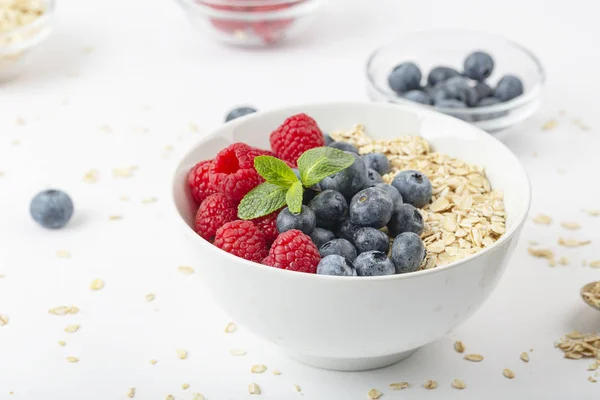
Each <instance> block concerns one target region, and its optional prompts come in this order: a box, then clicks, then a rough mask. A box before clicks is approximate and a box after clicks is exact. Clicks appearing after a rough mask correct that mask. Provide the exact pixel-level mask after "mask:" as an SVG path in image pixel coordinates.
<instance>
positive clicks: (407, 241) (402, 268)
mask: <svg viewBox="0 0 600 400" xmlns="http://www.w3.org/2000/svg"><path fill="white" fill-rule="evenodd" d="M426 254H427V253H426V252H425V245H424V244H423V241H422V240H421V238H420V237H419V235H417V234H416V233H412V232H405V233H401V234H399V235H398V236H396V239H394V244H393V245H392V261H393V262H394V265H395V266H396V273H397V274H405V273H407V272H414V271H416V270H417V269H419V266H420V265H421V263H422V262H423V259H424V258H425V255H426ZM357 272H358V271H357ZM359 275H360V273H359Z"/></svg>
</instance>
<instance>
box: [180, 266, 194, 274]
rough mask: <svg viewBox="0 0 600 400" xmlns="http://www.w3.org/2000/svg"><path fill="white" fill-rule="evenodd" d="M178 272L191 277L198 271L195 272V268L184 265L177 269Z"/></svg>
mask: <svg viewBox="0 0 600 400" xmlns="http://www.w3.org/2000/svg"><path fill="white" fill-rule="evenodd" d="M177 270H178V271H179V272H181V273H182V274H185V275H191V274H193V273H194V272H196V271H194V268H192V267H188V266H187V265H182V266H180V267H177Z"/></svg>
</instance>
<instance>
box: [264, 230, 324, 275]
mask: <svg viewBox="0 0 600 400" xmlns="http://www.w3.org/2000/svg"><path fill="white" fill-rule="evenodd" d="M319 261H321V256H320V255H319V250H317V246H315V244H314V243H313V242H312V240H310V237H309V236H307V235H305V234H304V233H302V232H301V231H299V230H296V229H292V230H291V231H287V232H283V233H282V234H280V235H279V236H277V239H275V242H273V245H272V246H271V250H270V251H269V255H268V256H267V257H266V258H265V259H264V260H263V264H265V265H269V266H271V267H275V268H281V269H287V270H290V271H298V272H307V273H309V274H314V273H316V272H317V265H319Z"/></svg>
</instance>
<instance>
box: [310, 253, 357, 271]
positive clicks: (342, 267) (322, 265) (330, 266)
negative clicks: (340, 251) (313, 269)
mask: <svg viewBox="0 0 600 400" xmlns="http://www.w3.org/2000/svg"><path fill="white" fill-rule="evenodd" d="M317 274H318V275H335V276H356V270H355V269H354V265H352V262H351V261H349V260H348V259H347V258H344V257H342V256H338V255H337V254H332V255H330V256H327V257H323V258H322V259H321V261H320V262H319V265H318V266H317Z"/></svg>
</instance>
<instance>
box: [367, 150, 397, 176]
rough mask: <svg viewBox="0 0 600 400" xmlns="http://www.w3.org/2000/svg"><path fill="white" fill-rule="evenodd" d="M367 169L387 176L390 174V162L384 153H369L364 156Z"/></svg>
mask: <svg viewBox="0 0 600 400" xmlns="http://www.w3.org/2000/svg"><path fill="white" fill-rule="evenodd" d="M362 159H363V161H364V162H365V165H366V166H367V168H372V169H374V170H375V171H377V173H378V174H379V175H385V174H387V173H388V172H390V169H391V166H390V160H388V158H387V157H386V156H385V154H383V153H369V154H365V155H364V156H362Z"/></svg>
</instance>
